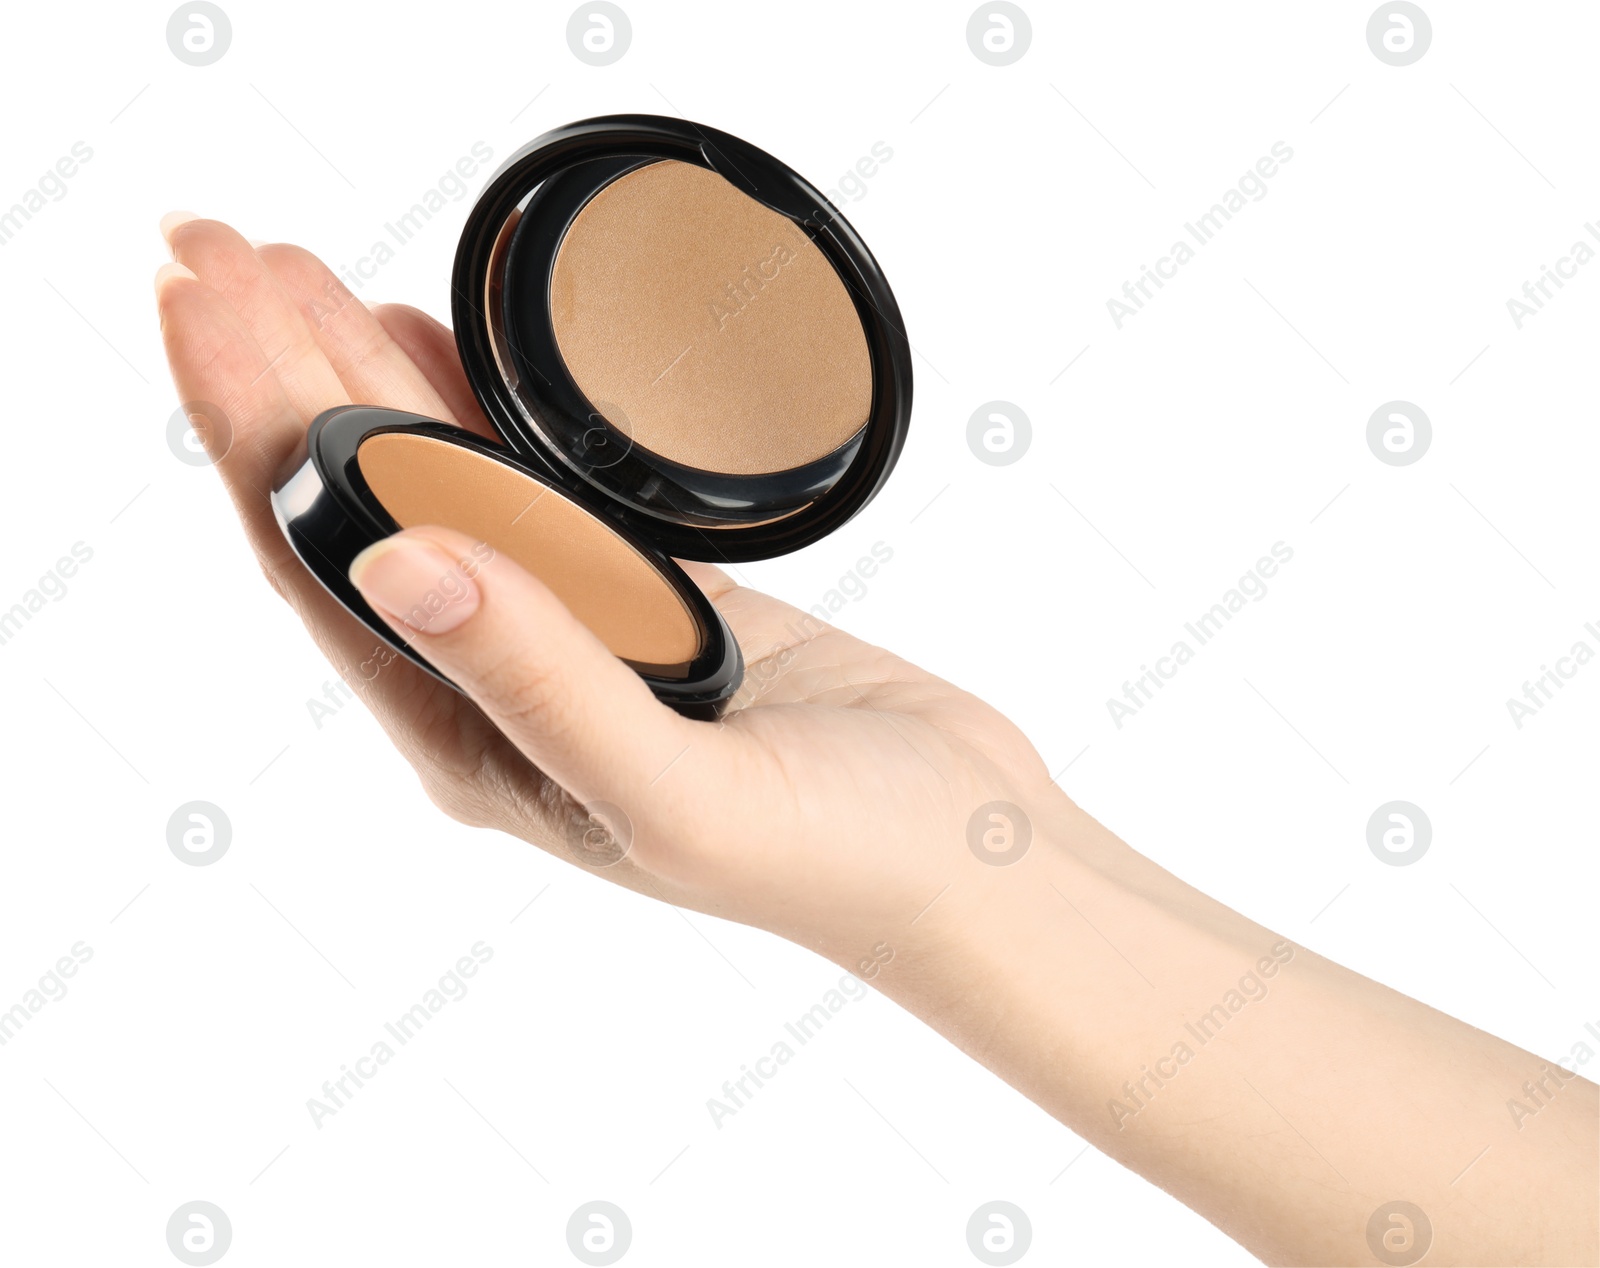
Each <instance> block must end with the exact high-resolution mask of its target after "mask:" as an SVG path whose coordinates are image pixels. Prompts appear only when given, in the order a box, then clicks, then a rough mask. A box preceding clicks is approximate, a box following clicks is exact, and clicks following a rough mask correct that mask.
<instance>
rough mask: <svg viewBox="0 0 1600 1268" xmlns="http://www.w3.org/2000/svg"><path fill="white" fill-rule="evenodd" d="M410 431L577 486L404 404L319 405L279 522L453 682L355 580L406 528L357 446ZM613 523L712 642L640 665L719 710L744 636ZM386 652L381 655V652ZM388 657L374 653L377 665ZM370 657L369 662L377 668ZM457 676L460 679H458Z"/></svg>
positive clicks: (336, 589) (679, 573)
mask: <svg viewBox="0 0 1600 1268" xmlns="http://www.w3.org/2000/svg"><path fill="white" fill-rule="evenodd" d="M394 431H403V432H408V433H411V434H421V435H425V436H429V437H431V438H433V439H435V440H438V441H442V442H443V443H445V444H450V445H455V446H457V447H459V448H462V449H469V450H471V451H472V452H474V453H477V454H481V455H483V456H485V457H489V458H492V459H494V460H495V461H497V462H500V463H503V464H504V465H506V466H508V467H511V468H513V469H515V470H517V471H518V472H520V473H521V474H523V475H525V476H526V477H527V478H528V479H530V480H533V481H536V482H537V483H539V484H541V485H544V486H546V487H550V488H555V489H557V490H558V491H559V492H561V493H562V494H564V495H568V496H570V494H568V491H567V490H566V489H564V488H562V486H561V485H560V484H559V483H558V482H557V481H555V480H552V479H551V478H550V476H549V475H548V474H546V473H544V472H541V471H538V470H534V469H532V468H531V467H529V466H528V465H527V464H526V463H523V462H521V461H520V460H519V459H518V458H517V456H516V455H515V454H511V453H508V452H507V451H506V450H504V449H502V448H501V447H500V446H498V445H494V444H491V443H490V442H488V441H486V440H483V439H482V438H480V437H478V436H475V435H473V434H472V433H470V432H466V431H463V430H462V429H461V428H459V427H452V426H450V425H449V424H448V423H441V422H437V421H435V420H434V419H430V418H424V417H422V416H421V415H418V414H408V413H405V412H403V411H401V410H392V409H379V408H376V407H373V406H366V405H347V406H344V407H341V408H339V409H333V410H328V411H326V412H325V413H322V414H319V415H318V416H317V417H316V419H315V420H314V421H313V422H312V424H311V427H310V429H309V430H308V431H307V432H306V438H305V444H304V446H303V447H302V448H300V449H299V450H298V452H297V453H296V455H295V456H294V458H293V459H291V461H290V462H289V463H288V464H287V466H286V467H285V469H284V471H283V472H282V473H281V475H280V477H279V479H278V481H277V487H276V489H275V490H274V492H273V495H272V505H273V510H274V512H275V513H276V515H277V517H278V523H279V525H280V527H281V528H282V529H283V532H284V535H285V536H286V537H287V538H288V539H289V544H290V545H291V546H293V547H294V550H295V553H296V554H297V555H299V556H300V559H301V560H302V562H304V563H305V565H306V567H307V568H309V569H310V570H311V572H312V573H313V574H314V575H315V576H316V578H317V580H319V581H320V582H321V583H322V584H323V585H324V586H325V587H327V589H328V591H329V592H330V593H331V594H333V596H334V597H335V598H336V599H338V600H339V602H340V603H342V604H343V605H344V606H345V607H346V608H347V609H349V611H350V612H351V613H352V614H354V615H355V616H356V617H358V618H359V619H360V620H361V621H362V622H363V623H364V624H366V625H367V626H368V627H369V628H371V629H372V630H373V631H374V632H375V633H376V634H377V635H378V636H379V637H380V638H382V639H383V640H384V641H385V642H386V643H388V644H389V646H391V647H392V648H394V649H395V650H396V651H397V652H399V653H400V654H401V655H403V656H405V657H406V658H407V659H408V660H410V661H411V662H412V663H413V664H416V665H419V666H421V667H422V668H423V669H425V670H427V671H428V672H429V673H430V674H432V675H433V676H434V677H435V678H438V679H439V680H440V681H441V682H447V683H448V682H449V681H450V680H449V679H448V678H445V677H444V675H443V674H441V673H439V671H438V670H437V669H435V668H434V667H433V666H432V665H430V664H429V663H428V662H427V661H426V660H425V659H424V658H423V657H422V656H421V655H420V654H419V653H418V652H417V651H416V650H415V649H414V648H413V647H411V645H410V644H408V643H406V642H404V641H402V640H400V639H399V638H398V637H397V636H396V635H395V633H394V631H393V630H392V629H391V627H390V626H389V624H388V623H387V622H386V621H384V620H383V618H382V617H380V616H379V615H378V614H377V613H376V612H374V611H373V610H372V608H371V607H370V606H369V605H368V604H367V601H366V600H365V599H363V598H362V597H361V595H360V593H359V592H358V591H357V590H356V588H355V587H354V586H353V585H351V584H350V576H349V572H350V564H351V561H352V560H354V559H355V557H356V556H357V555H358V554H360V553H361V551H363V550H365V549H366V548H367V547H368V546H370V545H372V544H373V543H374V542H378V541H382V540H383V539H384V538H385V537H389V536H391V535H392V534H394V533H397V532H399V531H400V525H399V524H397V523H396V522H395V521H394V519H393V517H392V516H390V515H389V513H388V512H387V511H386V510H384V507H383V503H382V502H381V501H379V499H378V497H377V495H376V494H375V493H373V491H372V489H371V488H370V486H369V485H368V484H367V481H366V479H365V477H364V476H363V475H362V474H361V466H360V463H359V462H358V461H357V457H356V452H357V450H358V449H359V448H360V447H361V444H362V442H363V441H365V440H367V439H368V438H369V437H372V436H377V435H381V434H383V433H384V432H394ZM606 522H607V524H608V526H609V527H610V528H611V529H612V530H613V531H614V532H616V533H617V535H618V536H619V537H621V538H623V539H624V540H626V541H627V542H628V543H629V544H630V545H632V546H633V547H634V549H636V550H638V551H639V552H640V554H642V555H644V556H645V557H646V558H647V559H649V560H650V562H651V563H652V564H654V566H655V567H656V569H657V570H658V571H659V572H660V573H661V575H662V576H663V577H665V578H666V580H667V582H668V583H669V584H670V585H671V586H672V587H673V588H674V589H675V590H676V591H677V592H678V594H679V596H680V597H681V598H682V599H683V601H684V603H685V604H687V605H688V607H689V609H690V611H691V612H693V613H694V616H695V619H696V621H697V622H698V623H699V625H700V627H701V629H702V631H703V632H704V634H705V645H704V647H703V648H702V650H701V653H700V655H699V656H697V657H696V658H695V660H694V662H693V663H692V664H690V665H689V667H688V669H687V671H686V672H685V674H684V675H683V676H682V677H681V678H680V677H674V678H663V677H658V676H656V675H654V674H651V673H647V672H645V671H644V670H643V669H639V667H638V666H635V669H638V672H639V676H640V677H641V678H643V679H644V680H645V682H646V683H647V684H648V685H649V687H650V689H651V691H653V692H654V693H655V695H656V697H657V698H658V699H660V700H662V701H664V702H665V703H667V704H670V705H672V706H673V707H674V708H675V709H678V710H679V711H680V712H682V713H686V714H688V715H690V716H692V717H701V718H706V717H712V716H714V715H715V713H716V707H717V705H719V704H720V703H722V702H723V701H725V700H727V698H728V697H729V696H731V695H733V693H734V692H735V691H736V690H737V689H738V686H739V683H740V680H741V679H742V677H743V675H744V661H743V658H742V656H741V655H740V652H739V644H738V642H737V641H736V640H735V639H734V637H733V635H732V634H731V633H730V632H729V630H728V627H727V624H726V623H725V622H724V621H723V619H722V616H721V614H720V613H719V612H718V611H717V610H716V608H715V607H714V606H713V605H712V604H711V602H710V600H708V599H707V598H706V597H705V595H704V594H703V593H702V592H701V590H700V587H699V586H697V585H695V584H694V582H693V581H691V580H690V579H689V577H688V576H687V575H686V574H685V573H684V571H683V569H682V568H680V567H678V565H677V564H676V563H674V562H673V560H672V559H671V558H670V557H668V556H667V555H665V554H664V553H662V551H661V550H660V549H659V548H658V547H657V546H655V545H653V544H651V543H650V542H648V541H645V540H642V539H641V538H640V537H639V536H638V535H637V534H635V533H632V532H630V531H629V530H628V529H627V528H625V527H623V526H621V525H619V524H618V523H617V522H616V521H615V520H614V519H607V521H606ZM376 659H377V660H381V658H376ZM380 668H381V664H379V663H374V665H373V666H372V667H371V672H372V674H373V675H375V674H376V673H377V671H378V669H380ZM368 669H369V666H367V665H363V666H362V667H361V672H362V673H363V674H367V673H368ZM451 685H454V684H451Z"/></svg>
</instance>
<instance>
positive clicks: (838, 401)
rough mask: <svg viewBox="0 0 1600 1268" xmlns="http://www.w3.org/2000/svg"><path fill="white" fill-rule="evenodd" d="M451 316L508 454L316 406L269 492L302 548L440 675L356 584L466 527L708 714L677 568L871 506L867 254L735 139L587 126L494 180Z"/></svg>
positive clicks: (890, 439)
mask: <svg viewBox="0 0 1600 1268" xmlns="http://www.w3.org/2000/svg"><path fill="white" fill-rule="evenodd" d="M452 315H453V318H454V323H455V336H456V344H457V347H458V349H459V350H460V353H461V361H462V365H463V367H464V369H465V371H466V375H467V378H468V380H469V382H470V383H471V385H472V389H473V392H474V393H475V395H476V396H477V398H478V401H479V403H480V404H481V405H482V407H483V410H484V413H485V414H486V415H487V416H488V418H489V421H490V423H491V425H492V426H493V427H494V430H495V432H496V433H497V435H498V437H499V440H500V442H501V443H499V444H495V443H491V442H489V441H486V440H484V439H482V438H480V437H478V436H476V435H473V434H471V433H468V432H466V431H464V430H462V429H460V428H457V427H452V426H450V425H448V424H446V423H441V422H438V421H434V420H430V419H424V418H420V417H418V416H416V415H414V414H408V413H403V412H401V411H398V410H389V409H381V408H376V407H372V406H364V405H357V406H347V407H344V408H341V409H336V410H330V411H328V412H327V413H324V414H322V415H320V416H318V418H317V419H316V420H315V421H314V422H313V423H312V424H311V427H310V429H309V430H308V431H307V433H306V439H305V448H304V450H303V451H299V452H297V453H296V454H295V456H294V457H293V458H292V459H291V460H290V462H289V464H288V465H287V466H286V468H285V469H284V471H283V473H282V474H281V476H280V477H279V480H278V481H277V485H276V488H275V490H274V493H273V499H272V500H273V506H274V509H275V511H276V513H277V516H278V521H279V523H280V524H281V525H282V527H283V531H284V533H285V534H286V535H287V537H288V539H289V542H290V543H291V545H292V546H293V547H294V550H295V552H296V553H297V554H298V555H299V556H300V558H301V560H302V561H303V562H304V563H305V565H306V566H307V567H308V568H309V569H310V570H311V572H312V573H313V574H315V575H316V577H317V578H318V580H320V581H321V582H322V584H323V585H324V586H326V587H327V588H328V590H329V591H331V592H332V593H333V595H334V596H335V597H336V598H338V599H339V601H340V602H341V603H343V604H344V606H345V607H347V608H348V609H349V610H350V611H351V612H352V613H354V614H355V615H356V616H357V617H359V618H360V619H361V620H362V621H363V622H365V623H366V624H367V625H368V626H369V627H370V628H371V629H372V631H373V632H374V633H375V634H376V635H377V636H378V637H379V638H381V639H383V640H384V641H385V642H387V643H389V644H390V645H391V646H394V647H395V648H396V650H397V651H399V652H400V653H402V654H403V655H405V656H407V657H408V658H410V659H411V660H412V661H414V662H415V663H417V664H419V665H421V666H422V667H423V668H424V669H427V670H428V671H429V672H430V673H435V675H436V676H438V675H437V671H435V670H433V669H432V667H431V666H430V665H428V663H427V662H426V660H424V659H423V658H422V657H421V656H420V655H419V654H418V653H417V652H416V651H415V650H414V649H413V648H411V647H410V646H409V645H406V644H404V643H401V642H399V641H397V636H396V635H395V633H394V632H393V631H392V630H391V628H390V627H389V625H388V623H387V622H385V621H384V620H383V619H382V618H381V617H379V616H378V615H377V614H376V613H374V612H373V611H372V609H371V608H369V607H368V606H367V604H366V603H365V602H364V601H363V600H362V598H361V596H360V595H359V594H358V593H357V592H356V590H355V589H354V587H352V586H351V584H350V581H349V578H348V575H347V573H348V569H349V566H350V562H351V560H352V559H354V558H355V556H356V555H357V554H358V553H359V552H360V551H361V550H363V549H364V548H365V547H367V546H369V545H371V544H372V543H373V542H376V541H379V540H381V539H382V538H384V537H387V536H389V535H390V534H392V533H394V532H397V531H398V530H399V529H401V528H406V527H412V526H417V525H424V524H436V525H440V526H443V527H447V528H453V529H457V530H459V531H461V532H464V533H467V534H469V535H471V536H472V537H474V538H475V539H477V540H479V541H481V542H484V543H487V545H488V546H489V547H491V548H492V549H493V550H494V551H496V552H504V553H505V554H506V555H508V556H510V557H512V558H514V559H516V560H517V562H518V563H520V564H521V565H522V566H523V567H525V568H527V569H528V570H529V571H530V572H532V573H533V574H534V575H536V576H537V577H539V578H540V579H541V580H542V581H544V583H545V584H546V585H548V586H549V587H550V588H551V590H553V591H554V592H555V594H556V595H557V596H558V597H560V598H561V599H562V600H563V602H565V603H566V605H567V606H568V608H570V609H571V610H572V612H573V613H574V614H575V615H576V616H577V617H578V618H579V619H580V620H582V621H583V622H584V623H585V624H586V625H587V626H588V627H589V628H590V629H591V630H592V631H593V632H594V633H595V634H596V636H598V637H599V638H600V639H601V641H602V642H604V643H605V644H606V646H607V647H609V648H610V649H611V651H612V652H613V653H614V654H616V655H617V656H618V657H620V658H621V659H622V660H624V661H626V662H627V663H628V664H629V665H630V666H632V667H633V668H634V670H636V671H637V672H638V673H639V675H640V676H641V677H642V678H644V680H645V682H646V683H648V684H649V686H650V688H651V690H652V691H654V692H655V694H656V696H657V697H658V698H659V699H661V700H663V701H665V702H666V703H668V704H670V705H672V706H674V707H675V708H678V709H680V710H681V711H683V712H685V713H689V714H691V715H694V716H701V717H707V716H714V714H715V712H716V710H717V707H718V706H719V705H720V704H722V703H723V702H725V701H726V700H727V699H728V698H729V697H730V696H732V695H733V694H734V692H735V691H736V690H737V689H738V686H739V683H740V680H741V678H742V676H743V672H744V670H743V661H742V659H741V657H740V653H739V647H738V644H737V643H736V642H735V641H734V639H733V637H732V635H731V634H730V633H729V632H728V628H727V626H726V625H725V624H724V623H723V621H722V618H721V616H720V615H719V614H718V613H717V611H716V609H715V608H714V607H713V606H712V605H711V604H710V602H709V601H708V600H707V599H706V598H705V596H704V595H703V594H702V593H701V592H700V590H699V588H698V587H697V586H695V585H694V583H693V582H691V581H690V580H689V578H688V577H687V576H686V575H685V574H684V572H683V570H682V569H681V568H679V567H678V565H677V564H676V563H674V562H673V556H677V557H680V558H688V559H700V560H710V561H713V562H726V561H739V560H748V559H763V558H768V557H771V556H774V555H781V554H785V553H787V552H789V551H792V550H796V549H798V548H800V547H801V546H805V545H808V544H810V543H811V542H814V541H816V540H817V539H819V538H821V537H823V536H824V535H826V534H827V533H829V532H832V531H833V530H834V529H835V528H837V527H838V526H839V525H840V524H843V523H844V522H845V521H846V520H847V519H849V518H850V517H851V516H852V515H854V514H855V513H856V512H857V511H859V510H860V509H861V508H862V507H863V506H864V505H865V504H866V503H867V502H868V501H869V500H870V499H871V498H872V497H873V495H874V494H875V493H876V492H877V491H878V489H879V488H880V487H881V486H882V484H883V482H884V480H885V479H886V478H887V477H888V474H889V471H890V469H891V468H892V467H893V466H894V463H895V459H896V458H897V457H898V456H899V453H900V449H901V447H902V445H903V444H904V441H905V435H906V429H907V425H908V423H909V419H910V412H911V362H910V351H909V345H908V344H907V342H906V338H905V334H904V331H903V327H902V324H901V320H900V312H899V309H898V308H897V307H896V305H895V301H894V296H893V294H892V293H891V292H890V290H889V285H888V283H887V281H886V280H885V279H884V276H883V273H882V272H881V270H880V269H879V268H878V265H877V262H876V261H875V260H874V259H873V258H872V255H871V253H870V252H869V251H868V250H867V248H866V245H865V244H864V243H863V242H862V241H861V239H860V238H859V237H858V236H857V235H856V233H855V231H854V230H853V229H852V228H851V227H850V225H849V224H847V223H846V222H845V220H844V219H843V218H842V217H841V216H840V215H839V213H838V212H837V211H836V210H835V209H834V207H833V206H832V205H831V204H830V203H829V202H828V201H827V199H825V198H824V197H823V196H822V194H820V193H818V192H817V190H816V189H815V188H814V187H813V186H811V185H810V184H809V183H807V182H806V181H805V180H804V179H802V178H801V177H800V176H798V175H797V174H796V173H794V172H793V171H791V170H790V169H789V168H787V167H785V166H784V165H783V164H782V163H779V162H778V161H777V160H776V159H774V158H772V157H771V156H770V155H768V154H766V153H764V152H762V151H761V150H758V149H756V148H755V147H754V146H751V145H748V144H746V143H745V142H743V141H740V140H739V139H737V138H736V137H732V136H728V135H727V134H725V133H722V132H717V131H715V130H713V129H711V128H704V127H699V126H697V125H695V124H692V123H689V122H687V121H685V120H681V119H669V118H658V117H655V116H649V115H615V116H608V117H605V118H599V119H589V120H585V121H583V122H581V123H575V124H571V125H569V126H567V127H563V128H558V129H556V130H555V131H553V132H548V133H546V134H545V135H544V136H542V137H540V138H538V139H537V140H535V141H533V142H532V143H530V144H529V145H527V146H525V147H524V148H523V149H522V150H520V151H519V152H518V153H517V154H515V155H513V156H512V158H511V159H510V160H508V161H507V162H506V163H505V164H504V165H503V166H502V167H501V169H500V170H499V172H497V173H496V174H495V176H494V177H493V179H492V180H491V181H490V183H489V185H488V187H487V188H486V189H485V190H484V192H483V194H482V195H481V196H480V197H479V199H478V201H477V203H476V204H475V205H474V207H473V209H472V211H471V213H470V215H469V216H468V219H467V224H466V228H465V230H464V231H463V233H462V238H461V245H460V247H459V249H458V251H457V253H456V262H455V276H454V285H453V299H452ZM529 636H530V637H537V631H530V633H529Z"/></svg>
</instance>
